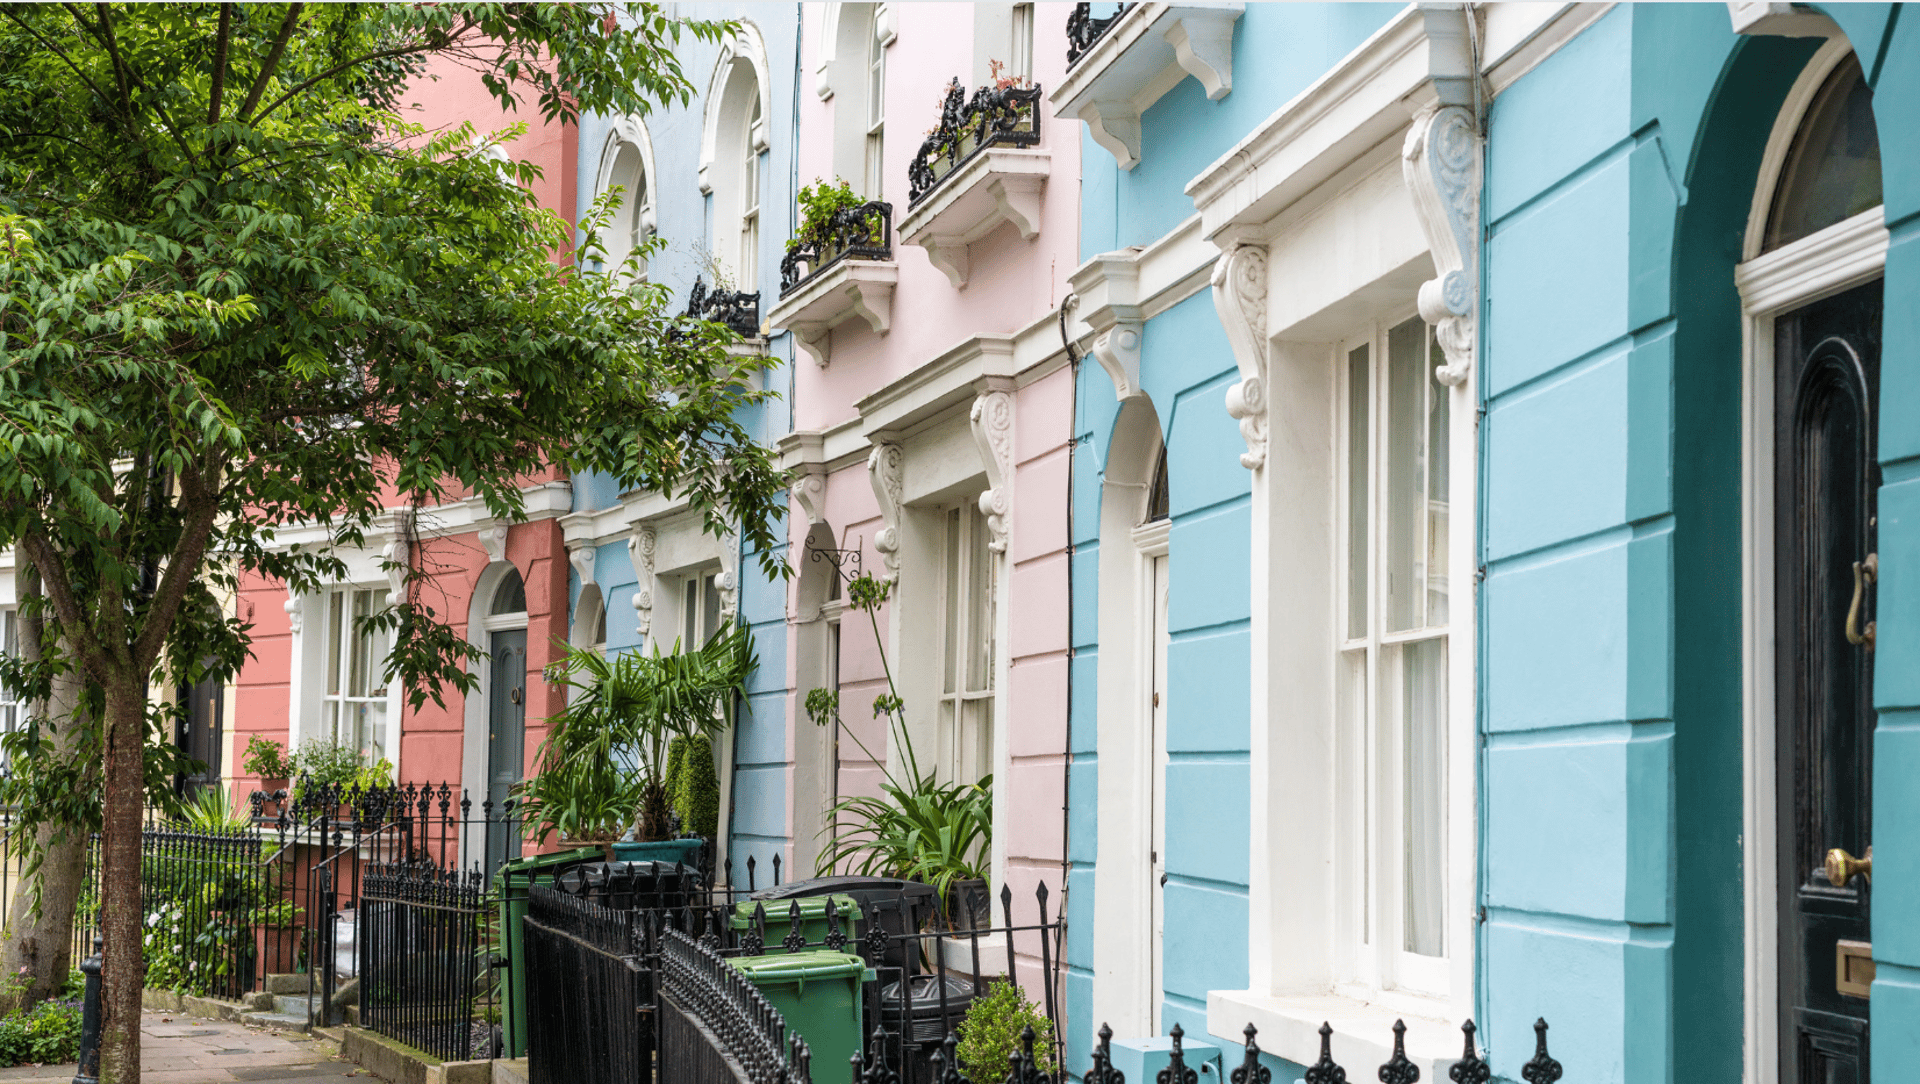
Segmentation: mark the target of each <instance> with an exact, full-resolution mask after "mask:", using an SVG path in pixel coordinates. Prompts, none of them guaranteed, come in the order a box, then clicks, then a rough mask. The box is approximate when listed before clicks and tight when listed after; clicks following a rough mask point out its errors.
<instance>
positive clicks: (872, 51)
mask: <svg viewBox="0 0 1920 1084" xmlns="http://www.w3.org/2000/svg"><path fill="white" fill-rule="evenodd" d="M880 29H881V28H880V20H879V19H877V18H876V19H875V20H874V21H873V26H872V27H871V32H870V33H868V34H867V63H866V71H865V73H864V75H865V78H866V96H865V97H866V102H865V105H866V113H867V115H866V117H865V122H866V143H865V147H866V150H865V152H864V156H863V157H862V159H861V189H860V191H861V195H863V196H865V197H866V198H868V199H870V200H877V199H885V198H886V195H885V192H886V147H887V43H886V42H885V41H884V40H882V37H881V33H880Z"/></svg>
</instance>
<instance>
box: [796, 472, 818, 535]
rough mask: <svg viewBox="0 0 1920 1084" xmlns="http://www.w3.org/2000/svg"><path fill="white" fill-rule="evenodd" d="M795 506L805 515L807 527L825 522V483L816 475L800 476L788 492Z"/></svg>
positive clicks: (811, 473)
mask: <svg viewBox="0 0 1920 1084" xmlns="http://www.w3.org/2000/svg"><path fill="white" fill-rule="evenodd" d="M790 493H791V495H792V497H793V501H794V503H795V504H798V505H799V506H800V510H801V511H802V512H805V513H806V516H807V524H808V526H818V525H820V524H822V523H825V522H826V521H827V482H826V479H825V478H823V477H821V476H820V475H819V474H818V473H815V472H810V473H807V474H803V475H801V476H800V477H799V478H798V479H797V480H796V481H795V482H794V483H793V487H792V489H791V490H790Z"/></svg>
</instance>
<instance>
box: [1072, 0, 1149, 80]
mask: <svg viewBox="0 0 1920 1084" xmlns="http://www.w3.org/2000/svg"><path fill="white" fill-rule="evenodd" d="M1132 6H1133V5H1132V4H1121V5H1120V6H1119V7H1118V8H1116V9H1115V10H1114V13H1113V14H1112V15H1109V16H1107V17H1106V18H1104V19H1096V18H1094V17H1093V5H1092V4H1075V5H1073V14H1072V15H1069V16H1067V67H1069V68H1071V67H1073V66H1074V65H1075V64H1077V63H1079V62H1080V58H1081V57H1083V56H1086V55H1087V50H1089V49H1091V48H1093V43H1094V42H1096V41H1099V40H1100V36H1101V35H1102V34H1105V33H1106V32H1107V31H1109V30H1111V29H1113V24H1114V23H1117V22H1119V21H1120V16H1122V15H1125V14H1126V13H1127V9H1128V8H1130V7H1132Z"/></svg>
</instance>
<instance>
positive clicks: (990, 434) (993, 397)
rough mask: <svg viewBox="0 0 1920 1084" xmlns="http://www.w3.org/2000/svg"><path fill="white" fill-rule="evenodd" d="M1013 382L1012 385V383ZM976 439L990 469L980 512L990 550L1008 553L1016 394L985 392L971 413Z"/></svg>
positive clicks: (1005, 390) (998, 389)
mask: <svg viewBox="0 0 1920 1084" xmlns="http://www.w3.org/2000/svg"><path fill="white" fill-rule="evenodd" d="M1010 383H1011V382H1009V384H1010ZM968 420H969V422H970V423H971V424H972V426H973V439H974V441H975V442H976V443H978V444H979V445H980V458H981V460H982V461H983V462H984V463H985V464H986V468H987V488H986V489H985V490H983V491H982V492H981V494H980V513H981V514H982V515H984V516H986V517H987V534H988V535H989V536H990V537H989V539H988V541H987V548H988V549H990V550H992V551H993V552H995V553H1005V552H1007V533H1008V531H1010V530H1011V529H1012V523H1011V521H1012V519H1013V391H1012V389H1011V387H995V388H993V389H991V390H988V391H984V392H981V393H980V395H979V396H977V397H976V398H975V399H974V400H973V409H972V410H971V411H970V412H969V413H968Z"/></svg>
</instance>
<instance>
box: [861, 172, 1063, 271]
mask: <svg viewBox="0 0 1920 1084" xmlns="http://www.w3.org/2000/svg"><path fill="white" fill-rule="evenodd" d="M1052 161H1053V159H1052V156H1051V155H1050V154H1048V153H1047V152H1046V151H1043V150H1033V149H1019V148H1014V149H1006V150H989V151H987V152H986V153H984V154H977V155H974V157H973V158H972V160H971V161H969V162H967V163H966V164H965V165H962V166H961V167H960V169H959V172H958V175H957V176H953V175H950V176H947V177H942V178H941V179H940V182H939V183H938V184H937V185H935V186H934V190H933V192H932V193H931V198H929V199H927V200H926V201H925V202H923V203H921V204H920V206H918V207H915V208H913V209H912V210H910V211H908V212H907V215H906V217H905V218H902V219H901V220H900V225H899V227H898V229H897V230H896V232H897V233H898V235H899V238H900V243H901V244H906V245H917V246H919V247H921V248H923V249H925V250H926V252H927V259H928V260H929V261H930V262H932V264H933V266H935V267H937V268H939V269H940V271H941V272H942V273H943V274H945V275H946V276H947V281H948V283H950V284H951V285H952V286H953V288H954V289H956V290H957V289H960V288H961V287H963V286H965V285H966V284H967V278H968V276H969V275H970V274H971V273H972V262H973V261H972V256H971V255H970V253H971V251H972V248H971V246H972V245H973V243H974V242H975V241H978V240H981V239H982V238H984V237H986V236H987V235H988V234H990V233H992V232H993V231H994V230H995V229H997V228H998V227H999V226H1000V224H1001V223H1003V222H1004V223H1008V224H1010V225H1012V226H1013V228H1014V231H1015V232H1016V233H1018V234H1019V235H1020V239H1021V240H1023V241H1031V240H1033V239H1034V238H1035V237H1037V236H1038V235H1039V233H1040V208H1041V202H1042V197H1043V196H1044V194H1045V192H1046V187H1047V176H1048V174H1049V173H1051V172H1052V169H1053V166H1052Z"/></svg>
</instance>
